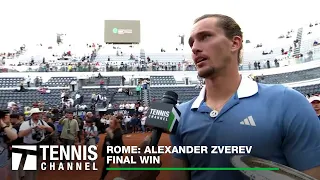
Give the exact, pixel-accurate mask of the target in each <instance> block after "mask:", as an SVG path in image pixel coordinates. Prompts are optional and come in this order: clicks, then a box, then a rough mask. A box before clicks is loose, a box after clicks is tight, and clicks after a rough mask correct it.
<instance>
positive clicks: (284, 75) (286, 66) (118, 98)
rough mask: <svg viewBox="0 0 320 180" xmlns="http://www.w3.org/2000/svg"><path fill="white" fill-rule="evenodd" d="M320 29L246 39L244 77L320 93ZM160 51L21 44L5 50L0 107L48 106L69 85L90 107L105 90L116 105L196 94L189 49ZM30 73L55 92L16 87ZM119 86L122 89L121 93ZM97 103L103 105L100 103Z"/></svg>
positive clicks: (304, 92)
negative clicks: (142, 82) (142, 84)
mask: <svg viewBox="0 0 320 180" xmlns="http://www.w3.org/2000/svg"><path fill="white" fill-rule="evenodd" d="M319 28H320V26H319V25H317V26H316V25H314V26H312V27H311V26H308V27H301V28H298V29H294V30H290V31H288V32H286V33H285V34H283V35H281V36H280V37H279V38H278V39H276V40H275V41H273V42H270V43H269V44H268V43H260V42H254V41H251V42H250V43H246V44H244V53H243V61H242V64H241V65H240V66H239V70H240V71H241V73H242V74H243V75H245V76H248V75H252V74H253V75H255V76H256V77H257V80H259V82H262V83H267V84H285V85H287V86H289V87H292V88H294V89H296V90H298V91H300V92H301V93H303V94H314V93H319V91H320V90H319V86H320V80H316V79H317V78H319V76H320V73H319V72H320V63H319V62H320V61H318V59H319V58H320V53H319V52H320V46H318V44H317V43H316V42H319V41H320V38H319V37H320V34H319V33H318V32H319V31H318V30H319ZM275 44H276V46H274V45H275ZM161 51H162V52H160V49H159V52H152V51H147V50H146V49H144V48H143V47H139V46H138V45H134V46H125V45H123V46H120V45H119V46H115V45H99V44H92V45H88V44H87V45H86V46H81V48H79V47H78V48H75V47H74V46H68V45H65V46H63V47H58V46H57V47H50V48H47V47H44V46H42V45H37V46H32V47H30V46H23V47H20V51H18V52H16V53H10V54H7V55H2V61H1V66H0V69H1V72H3V73H2V76H1V78H0V88H1V90H0V96H1V102H0V106H1V107H5V106H6V103H7V102H8V101H16V102H20V103H21V104H22V105H30V103H32V102H34V101H44V102H45V103H46V105H49V106H51V105H57V104H59V103H60V98H61V97H60V96H61V93H62V91H65V90H69V91H70V94H71V95H72V97H74V96H75V94H77V93H79V94H81V95H83V97H84V104H87V105H88V106H90V104H91V103H92V94H100V95H102V96H103V97H106V98H107V99H108V102H112V103H114V104H119V103H123V102H124V101H126V102H133V101H136V100H137V99H142V100H143V102H144V103H146V104H148V103H150V101H154V100H158V99H160V98H161V97H162V94H163V93H164V92H165V91H167V90H173V91H176V92H177V93H178V94H179V98H180V101H182V102H183V101H186V100H190V99H191V98H193V97H194V96H196V95H197V93H198V92H199V80H198V79H197V77H196V73H195V72H194V70H195V66H194V65H193V62H192V60H191V55H190V53H185V52H183V51H180V50H176V51H170V52H169V51H167V52H166V50H164V49H162V50H161ZM78 52H79V53H78ZM79 54H81V55H79ZM275 60H276V61H278V65H277V64H276V61H275ZM254 64H257V67H254ZM258 66H259V67H258ZM255 69H256V70H255ZM116 71H121V72H119V73H118V72H116ZM133 71H134V72H133ZM144 71H152V72H144ZM162 71H165V73H164V72H162ZM7 72H8V73H7ZM9 72H20V73H19V74H13V73H9ZM23 72H32V73H23ZM37 72H48V73H37ZM60 72H61V73H60ZM92 72H93V73H97V72H99V73H101V74H102V76H103V77H97V74H96V75H95V77H93V75H92V74H90V73H92ZM66 73H68V74H66ZM29 75H30V76H31V78H32V79H34V78H35V77H36V76H39V77H42V78H43V83H42V85H43V86H44V87H47V88H48V89H49V90H50V93H39V90H38V89H35V87H34V86H35V83H33V81H32V82H31V86H32V87H30V88H28V87H26V89H27V91H26V92H18V91H15V90H14V89H16V88H18V86H19V84H20V83H21V82H23V84H24V85H26V79H25V78H26V77H27V76H29ZM141 77H147V78H150V84H149V86H148V87H149V88H148V89H144V90H142V91H141V93H140V94H137V93H136V88H135V85H137V83H138V81H139V79H140V78H141ZM72 81H75V82H76V86H77V88H75V89H73V90H72V88H71V84H70V83H71V82H72ZM304 82H308V83H304ZM310 83H311V84H310ZM123 85H125V86H123ZM127 85H130V86H127ZM37 87H38V88H40V87H39V86H37ZM56 88H58V89H56ZM59 88H60V89H59ZM119 89H122V91H120V92H119ZM128 94H129V95H128ZM56 99H57V100H56ZM98 105H99V107H100V106H101V103H98Z"/></svg>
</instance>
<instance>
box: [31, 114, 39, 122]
mask: <svg viewBox="0 0 320 180" xmlns="http://www.w3.org/2000/svg"><path fill="white" fill-rule="evenodd" d="M31 117H32V119H33V120H39V118H40V113H33V114H32V116H31Z"/></svg>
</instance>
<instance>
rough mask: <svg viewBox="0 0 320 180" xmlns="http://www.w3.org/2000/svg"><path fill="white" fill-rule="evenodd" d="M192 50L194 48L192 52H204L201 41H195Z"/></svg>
mask: <svg viewBox="0 0 320 180" xmlns="http://www.w3.org/2000/svg"><path fill="white" fill-rule="evenodd" d="M191 50H192V53H193V54H195V55H197V54H198V53H200V52H202V48H201V47H200V45H199V43H197V42H196V41H195V42H194V43H193V45H192V48H191Z"/></svg>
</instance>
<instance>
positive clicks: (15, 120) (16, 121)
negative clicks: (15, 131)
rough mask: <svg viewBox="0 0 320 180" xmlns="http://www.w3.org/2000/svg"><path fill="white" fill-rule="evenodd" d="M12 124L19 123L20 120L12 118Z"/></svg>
mask: <svg viewBox="0 0 320 180" xmlns="http://www.w3.org/2000/svg"><path fill="white" fill-rule="evenodd" d="M10 121H11V124H17V123H18V122H19V119H18V118H10Z"/></svg>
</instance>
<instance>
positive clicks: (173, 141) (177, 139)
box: [170, 106, 187, 160]
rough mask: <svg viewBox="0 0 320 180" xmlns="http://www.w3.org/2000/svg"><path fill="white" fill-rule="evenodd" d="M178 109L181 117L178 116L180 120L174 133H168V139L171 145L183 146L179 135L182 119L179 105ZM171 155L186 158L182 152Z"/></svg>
mask: <svg viewBox="0 0 320 180" xmlns="http://www.w3.org/2000/svg"><path fill="white" fill-rule="evenodd" d="M178 109H179V111H180V112H181V118H180V122H179V125H178V127H177V131H176V133H175V134H171V135H170V140H171V144H172V146H183V141H182V138H181V135H180V131H181V127H182V119H183V116H184V114H183V112H182V107H181V106H178ZM173 157H174V158H177V159H181V160H187V155H186V154H183V153H174V154H173Z"/></svg>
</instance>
